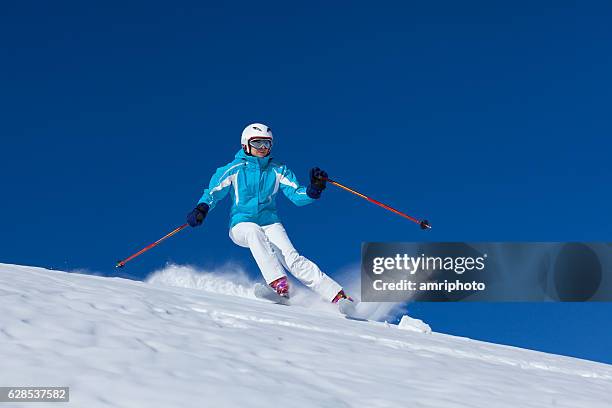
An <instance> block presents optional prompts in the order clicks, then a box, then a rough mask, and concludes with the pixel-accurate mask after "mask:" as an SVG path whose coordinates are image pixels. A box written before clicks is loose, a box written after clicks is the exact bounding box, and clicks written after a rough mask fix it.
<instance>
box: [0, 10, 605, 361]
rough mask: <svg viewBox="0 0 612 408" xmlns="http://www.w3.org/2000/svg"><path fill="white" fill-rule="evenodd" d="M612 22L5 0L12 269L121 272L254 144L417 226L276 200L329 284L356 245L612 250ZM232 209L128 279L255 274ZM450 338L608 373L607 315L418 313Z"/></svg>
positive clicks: (5, 247)
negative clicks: (320, 172) (582, 361)
mask: <svg viewBox="0 0 612 408" xmlns="http://www.w3.org/2000/svg"><path fill="white" fill-rule="evenodd" d="M611 18H612V5H611V4H610V3H609V2H607V1H599V2H598V1H594V2H574V1H572V2H566V1H549V2H547V1H543V2H530V1H529V2H528V1H518V2H506V3H500V2H487V1H481V2H454V1H441V2H399V1H398V2H378V3H372V2H356V1H351V2H331V3H330V2H301V3H297V2H281V1H279V2H239V1H234V2H226V3H223V2H195V1H194V2H190V3H188V2H173V3H172V4H170V3H167V2H163V3H162V2H151V1H148V2H96V5H94V2H81V1H74V2H29V1H23V2H11V3H4V4H3V5H2V6H1V10H0V50H1V59H0V61H1V63H0V110H1V112H2V119H1V120H0V143H1V145H0V151H1V153H2V160H0V182H1V184H2V211H1V212H0V225H1V226H2V229H3V233H2V234H0V261H2V262H9V263H17V264H28V265H38V266H44V267H52V268H57V269H62V270H73V269H78V268H86V269H88V270H91V271H96V272H98V273H103V274H107V275H113V274H115V273H116V271H115V270H114V268H113V266H114V263H115V262H116V260H118V259H120V258H122V257H125V256H127V255H129V254H130V253H131V252H133V251H134V250H136V249H139V248H140V247H142V246H143V245H145V244H148V243H149V242H151V241H154V240H155V239H157V238H158V237H160V236H162V235H163V234H165V233H166V232H167V231H169V230H171V229H172V228H174V227H175V226H177V225H180V224H181V223H183V222H184V216H185V213H186V212H187V211H189V210H190V209H191V208H192V207H193V206H194V205H195V203H196V201H197V200H198V198H199V197H200V194H201V192H202V190H203V188H204V186H205V185H206V184H207V183H208V180H209V177H210V175H211V174H212V173H213V171H214V170H215V168H217V167H218V166H220V165H223V164H225V163H227V162H228V161H230V160H231V158H232V157H233V155H234V153H235V152H236V151H237V150H238V148H239V137H240V131H241V130H242V128H243V126H244V125H246V124H247V123H249V122H252V121H262V122H264V123H267V124H269V125H270V126H271V127H272V128H273V129H274V131H275V135H276V137H277V142H276V145H275V149H274V156H275V157H276V158H278V159H280V160H282V161H284V162H286V163H287V164H288V165H289V166H290V167H291V168H293V170H294V171H295V172H296V174H298V176H299V177H300V179H301V180H302V181H306V175H307V171H308V169H309V168H310V167H312V166H314V165H317V166H320V167H322V168H324V169H326V170H327V171H328V172H329V173H330V175H331V176H332V177H334V178H337V179H338V180H339V181H343V182H345V183H346V184H348V185H350V186H353V187H355V188H357V189H360V190H363V191H364V192H366V193H368V194H370V195H372V196H373V197H376V198H379V199H381V200H382V201H385V202H387V203H389V204H391V205H394V206H396V207H398V208H400V209H402V210H405V211H406V212H408V213H410V214H414V215H415V216H417V217H426V218H428V219H429V220H430V221H431V223H432V225H433V226H434V229H433V230H432V231H429V232H422V231H420V230H419V229H418V228H416V227H415V226H414V225H413V224H411V223H409V222H407V221H405V220H403V219H401V218H399V217H397V216H394V215H392V214H390V213H388V212H386V211H384V210H381V209H380V208H378V207H375V206H373V205H371V204H368V203H366V202H364V201H362V200H359V199H356V198H355V197H353V196H351V195H349V194H347V193H345V192H342V191H340V190H337V189H334V188H333V187H330V188H329V189H328V190H327V191H326V192H325V195H324V197H323V199H322V200H320V202H317V203H316V204H314V205H311V206H308V207H303V208H296V207H293V206H292V205H291V204H290V203H289V202H287V201H286V200H284V199H282V198H279V208H280V212H281V216H282V217H283V220H284V223H285V227H286V229H287V230H288V232H289V234H290V236H291V237H292V239H293V241H294V243H295V245H296V246H297V247H298V249H300V251H301V252H302V253H303V254H305V255H306V256H308V257H310V258H312V259H314V260H316V261H317V262H318V263H319V264H320V265H321V266H322V267H323V268H324V269H325V270H326V271H327V272H328V273H330V274H331V275H334V274H335V273H337V271H340V270H341V269H342V268H345V267H346V266H347V265H350V264H354V263H356V262H358V261H359V248H360V243H361V242H362V241H418V240H425V239H426V240H431V241H513V240H514V241H538V240H539V241H564V240H584V241H611V240H612V239H611V234H610V232H611V230H610V228H611V227H610V225H612V212H611V211H610V208H611V207H612V194H611V192H610V191H611V190H610V179H611V176H612V164H611V160H610V157H609V156H610V152H611V149H610V147H611V144H610V142H609V138H610V136H611V134H612V133H611V131H612V119H611V118H612V116H611V115H610V100H612V86H611V85H612V83H611V80H610V72H612V44H611V41H610V39H611V38H612V36H611V35H612V28H611V27H612V26H611V25H610V21H611ZM227 217H228V203H227V202H225V203H224V204H223V205H221V206H220V207H218V208H216V209H215V210H214V212H212V213H211V214H210V216H209V218H208V219H207V221H206V226H205V227H204V228H200V229H198V230H189V231H186V232H184V233H181V235H179V236H177V237H175V238H173V239H172V240H170V241H168V242H166V243H164V244H163V245H162V246H160V247H159V248H156V249H155V250H154V251H151V252H150V253H147V254H146V255H145V256H143V257H141V258H139V259H138V261H134V262H133V264H130V265H129V268H126V270H125V273H128V274H129V275H130V276H131V277H135V278H142V277H144V276H146V274H147V273H149V272H151V271H152V270H154V269H156V268H159V267H161V266H163V265H164V264H165V262H167V261H174V262H177V263H181V264H185V263H189V264H194V265H199V266H202V267H210V266H217V265H220V264H223V263H224V262H226V261H228V260H233V261H238V262H240V263H241V264H243V265H244V266H245V268H247V269H248V270H249V271H250V272H251V273H252V274H253V276H256V274H257V269H256V266H255V264H254V262H253V261H252V260H251V259H250V255H249V253H248V252H246V251H245V250H244V249H242V248H238V247H236V246H235V245H234V244H233V243H232V242H231V241H230V240H229V238H228V237H227ZM412 311H413V314H414V315H416V316H418V317H421V318H423V319H425V320H426V321H428V322H430V323H431V325H432V327H433V328H434V329H435V330H438V331H442V332H450V333H454V334H459V335H464V336H469V337H474V338H478V339H484V340H490V341H495V342H502V343H506V344H513V345H517V346H523V347H530V348H535V349H539V350H545V351H550V352H555V353H563V354H568V355H575V356H580V357H584V358H589V359H595V360H601V361H607V362H611V363H612V349H610V348H608V347H607V346H608V345H610V344H612V329H611V328H610V313H611V312H612V306H611V305H610V304H597V305H585V304H563V305H562V304H546V305H543V304H538V305H532V304H527V305H526V304H520V305H518V304H517V305H496V304H482V305H463V304H462V305H459V304H443V305H439V304H436V305H428V304H418V305H413V306H412Z"/></svg>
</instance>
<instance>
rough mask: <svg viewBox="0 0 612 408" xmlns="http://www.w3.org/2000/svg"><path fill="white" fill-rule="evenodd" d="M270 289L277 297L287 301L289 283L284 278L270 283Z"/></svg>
mask: <svg viewBox="0 0 612 408" xmlns="http://www.w3.org/2000/svg"><path fill="white" fill-rule="evenodd" d="M270 287H271V288H272V289H274V291H275V292H276V293H277V294H278V296H280V297H282V298H285V299H289V281H287V277H286V276H283V277H282V278H278V279H276V280H275V281H273V282H270Z"/></svg>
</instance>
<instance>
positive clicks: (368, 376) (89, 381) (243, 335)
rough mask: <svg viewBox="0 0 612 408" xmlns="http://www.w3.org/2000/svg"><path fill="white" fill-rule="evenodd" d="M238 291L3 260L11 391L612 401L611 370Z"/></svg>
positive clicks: (171, 399)
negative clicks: (283, 303) (61, 389)
mask: <svg viewBox="0 0 612 408" xmlns="http://www.w3.org/2000/svg"><path fill="white" fill-rule="evenodd" d="M204 280H205V281H206V279H205V278H204ZM226 283H227V282H226ZM228 285H229V287H225V288H223V287H222V286H223V285H219V284H216V285H215V284H213V285H212V286H211V288H212V289H214V290H216V291H217V292H219V291H226V292H234V293H235V294H237V295H241V296H236V295H233V296H229V295H227V294H222V293H214V292H211V291H205V290H203V289H187V288H179V287H172V286H165V285H161V284H160V283H159V282H157V283H144V282H135V281H129V280H124V279H118V278H104V277H97V276H88V275H80V274H69V273H63V272H56V271H49V270H45V269H40V268H31V267H23V266H14V265H6V264H0V367H1V369H0V385H2V386H26V385H29V386H70V387H71V394H70V395H71V402H70V403H68V404H58V403H55V404H43V403H32V404H23V403H21V404H18V405H17V406H19V407H25V406H33V407H38V408H40V407H43V406H55V407H59V406H71V407H89V408H94V407H131V408H134V407H147V408H149V407H225V406H232V407H233V406H236V407H266V408H269V407H272V406H277V405H279V404H282V405H283V406H285V405H286V406H291V407H443V408H450V407H453V408H455V407H487V408H488V407H513V408H514V407H580V408H586V407H588V408H596V407H610V406H612V366H609V365H605V364H599V363H594V362H589V361H584V360H578V359H573V358H568V357H562V356H556V355H550V354H545V353H539V352H534V351H528V350H522V349H518V348H513V347H506V346H499V345H494V344H487V343H483V342H478V341H472V340H469V339H466V338H459V337H453V336H447V335H443V334H439V333H422V332H416V331H410V330H400V329H399V328H398V326H395V325H388V324H385V323H373V322H360V321H352V320H347V319H344V318H342V317H341V316H339V315H338V314H337V313H335V312H334V311H333V310H332V309H331V308H329V307H328V306H327V305H321V307H319V306H317V307H315V308H306V307H303V306H290V307H286V306H280V305H273V304H268V303H265V302H263V301H260V300H257V299H252V298H250V297H249V296H250V293H249V292H248V290H244V288H240V287H238V286H232V285H231V284H228ZM203 288H204V289H206V285H203ZM211 288H208V289H211ZM409 325H410V324H409ZM585 335H586V334H585ZM4 406H10V405H8V404H3V403H0V407H4Z"/></svg>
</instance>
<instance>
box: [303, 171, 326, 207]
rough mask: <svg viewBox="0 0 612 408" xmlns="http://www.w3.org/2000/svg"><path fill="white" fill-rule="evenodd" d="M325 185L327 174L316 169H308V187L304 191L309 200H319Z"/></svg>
mask: <svg viewBox="0 0 612 408" xmlns="http://www.w3.org/2000/svg"><path fill="white" fill-rule="evenodd" d="M326 183H327V173H326V172H325V171H324V170H321V169H320V168H318V167H313V168H312V169H310V185H309V186H308V188H307V189H306V194H307V195H308V197H310V198H314V199H317V198H321V193H322V192H323V190H325V187H326Z"/></svg>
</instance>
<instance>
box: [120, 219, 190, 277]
mask: <svg viewBox="0 0 612 408" xmlns="http://www.w3.org/2000/svg"><path fill="white" fill-rule="evenodd" d="M188 225H189V224H183V225H181V226H180V227H178V228H176V229H175V230H174V231H172V232H169V233H168V234H166V235H164V236H163V237H161V238H160V239H158V240H157V241H155V242H154V243H152V244H151V245H148V246H146V247H144V248H142V249H141V250H140V251H138V252H136V253H135V254H134V255H130V256H128V257H127V258H125V259H123V260H121V261H118V262H117V265H115V268H123V267H124V266H125V264H126V263H128V262H130V261H131V260H132V259H134V258H136V257H137V256H138V255H141V254H143V253H145V252H147V251H148V250H149V249H151V248H154V247H156V246H157V245H159V244H160V243H161V242H162V241H163V240H165V239H166V238H170V237H171V236H173V235H174V234H176V233H177V232H179V231H180V230H182V229H183V228H185V227H186V226H188Z"/></svg>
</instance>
